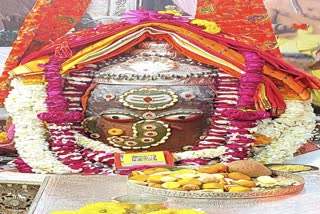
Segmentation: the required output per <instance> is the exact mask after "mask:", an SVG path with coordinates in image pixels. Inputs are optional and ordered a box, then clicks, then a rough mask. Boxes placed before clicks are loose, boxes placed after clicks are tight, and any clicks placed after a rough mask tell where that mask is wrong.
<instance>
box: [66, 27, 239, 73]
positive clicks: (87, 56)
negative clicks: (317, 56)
mask: <svg viewBox="0 0 320 214" xmlns="http://www.w3.org/2000/svg"><path fill="white" fill-rule="evenodd" d="M143 26H144V25H143ZM161 26H162V27H168V28H171V26H170V25H166V24H162V25H161ZM139 27H140V28H141V25H140V26H139ZM136 28H137V27H133V28H131V29H136ZM149 29H152V30H153V31H155V32H157V31H160V32H162V31H161V30H157V29H154V28H149ZM129 31H130V29H129V30H127V31H123V32H120V33H118V34H115V35H113V36H111V37H108V38H106V39H104V40H101V41H99V42H97V43H95V44H93V45H91V46H89V47H87V48H85V49H84V50H82V51H80V52H78V53H77V54H76V55H74V56H73V57H72V58H70V59H69V60H67V61H66V62H64V63H63V64H62V73H64V72H66V71H67V70H69V69H70V68H72V67H74V66H75V65H77V64H79V63H81V62H83V61H89V60H92V59H93V58H92V57H91V56H92V55H94V53H97V52H100V51H101V52H103V54H107V53H108V52H111V51H112V50H114V49H115V48H114V47H113V45H112V43H113V40H115V39H116V38H118V37H121V36H123V35H124V34H125V33H127V32H129ZM163 32H164V33H169V34H170V35H171V36H172V37H173V38H174V39H175V41H176V42H177V43H179V44H180V45H181V46H183V47H184V48H187V49H188V50H191V51H192V52H194V53H195V54H198V55H201V56H203V57H205V58H207V59H210V60H212V61H214V62H217V63H218V64H222V65H225V66H227V67H229V68H231V69H232V70H234V71H236V72H238V73H240V74H242V73H244V71H242V70H241V69H240V68H238V67H237V66H235V65H233V64H232V63H230V62H227V61H225V60H223V59H220V58H218V57H216V56H213V55H211V54H209V53H207V52H205V51H204V50H202V49H200V48H199V47H196V46H194V45H190V44H189V42H188V41H183V39H182V38H181V37H179V36H177V35H176V34H174V33H171V32H167V31H163ZM134 34H135V33H133V34H131V35H129V36H127V37H124V38H122V39H121V40H122V41H123V43H122V44H121V46H122V45H126V44H127V43H128V42H130V39H129V38H130V37H132V36H134ZM128 37H129V38H128ZM225 49H228V48H227V47H225ZM99 56H101V55H99Z"/></svg>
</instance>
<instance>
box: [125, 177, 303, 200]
mask: <svg viewBox="0 0 320 214" xmlns="http://www.w3.org/2000/svg"><path fill="white" fill-rule="evenodd" d="M273 175H279V176H283V177H285V178H288V179H292V180H294V181H296V182H297V184H296V185H292V186H284V187H276V188H271V189H264V190H261V191H251V192H201V191H178V190H167V189H160V188H154V187H149V186H144V185H141V184H137V183H134V182H131V181H130V180H128V182H127V184H128V190H130V191H134V192H138V193H150V194H156V195H164V196H168V197H180V198H181V197H184V198H204V199H210V198H211V199H212V198H213V199H237V198H266V197H275V196H282V195H288V194H293V193H299V192H301V191H302V190H303V188H304V179H303V177H301V176H299V175H296V174H291V173H286V172H280V171H273Z"/></svg>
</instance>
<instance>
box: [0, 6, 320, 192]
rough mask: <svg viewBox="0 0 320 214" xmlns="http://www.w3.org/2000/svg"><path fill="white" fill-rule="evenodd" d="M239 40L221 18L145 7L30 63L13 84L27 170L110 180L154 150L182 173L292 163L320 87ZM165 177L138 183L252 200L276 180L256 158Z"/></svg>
mask: <svg viewBox="0 0 320 214" xmlns="http://www.w3.org/2000/svg"><path fill="white" fill-rule="evenodd" d="M239 41H240V40H239ZM239 41H236V40H233V39H232V38H230V35H229V34H227V33H225V32H223V30H221V28H220V27H219V26H218V25H217V24H216V23H214V22H211V21H206V20H200V19H195V20H192V19H188V18H185V17H183V16H179V15H178V14H177V13H174V14H170V12H162V13H157V12H154V11H144V10H138V11H129V12H127V13H125V14H124V15H123V17H122V21H121V22H118V23H113V24H108V25H101V26H97V27H95V28H91V29H87V30H83V31H79V32H75V33H70V34H67V35H65V36H63V37H61V38H59V39H58V40H56V41H55V42H52V43H50V44H48V45H47V46H46V47H44V48H43V49H41V50H39V51H36V52H34V53H32V54H30V55H28V56H26V57H25V58H24V59H23V60H22V61H21V65H20V66H18V67H16V68H15V69H13V70H11V71H10V73H9V74H10V79H6V81H7V82H8V83H10V85H9V84H7V88H6V91H7V92H8V96H7V97H6V99H5V102H4V105H5V108H6V110H7V112H8V115H9V117H10V118H11V119H12V124H13V125H14V127H15V128H14V133H13V134H12V139H10V142H12V145H13V144H14V146H15V149H16V150H17V153H18V155H19V157H18V158H17V159H15V161H14V164H15V166H16V168H17V169H18V170H19V171H21V172H35V173H57V174H70V173H86V174H110V173H113V172H114V171H113V169H114V167H113V165H114V154H115V153H117V154H119V153H120V154H121V153H132V152H145V151H147V152H156V151H160V152H161V151H168V152H170V153H171V154H172V156H173V158H174V162H175V164H176V165H190V164H192V165H208V164H209V165H210V164H211V163H230V162H233V161H238V160H245V159H253V160H256V161H259V162H261V163H280V162H283V161H285V160H288V159H290V158H292V157H293V155H294V153H295V152H296V151H297V149H299V148H300V147H301V146H302V145H303V144H305V143H306V142H307V140H309V138H310V137H312V131H313V129H314V127H315V115H314V113H313V109H312V107H311V104H310V103H309V102H308V101H309V100H310V98H311V92H310V91H309V90H308V88H314V89H320V81H319V80H318V79H316V78H315V77H313V76H311V75H309V74H306V73H305V72H303V71H300V70H298V69H297V68H295V67H293V66H291V65H289V64H288V63H286V62H284V61H282V60H281V59H279V58H278V57H277V56H274V55H272V54H271V53H267V52H265V51H263V50H260V49H257V48H256V47H254V46H250V45H247V44H244V43H241V42H239ZM241 41H242V40H241ZM19 57H20V56H19ZM9 74H8V76H9ZM2 94H5V93H2ZM2 94H1V96H2ZM0 98H1V99H0V100H2V99H4V97H0ZM10 136H11V135H10ZM151 158H152V157H151ZM243 165H245V167H244V166H243ZM157 170H158V171H152V170H147V171H140V172H135V173H133V174H132V175H131V177H130V180H133V181H136V182H142V183H145V184H146V185H150V186H154V187H157V188H162V189H174V190H176V189H178V190H181V191H223V192H224V191H225V192H246V191H253V190H255V189H257V188H258V189H259V188H261V187H259V184H258V181H257V180H256V177H258V178H259V177H260V176H270V174H271V173H270V170H268V169H266V168H265V167H263V166H262V165H261V164H258V163H253V162H250V161H248V162H235V163H233V164H231V165H229V170H230V171H227V170H226V166H225V165H223V164H221V165H213V166H205V167H200V168H199V169H197V170H193V171H188V170H182V171H180V170H178V171H175V172H171V171H170V170H164V169H161V170H163V171H161V170H160V171H159V169H157ZM275 179H276V180H277V182H276V184H277V185H278V184H279V180H278V178H276V177H275ZM259 182H262V183H263V179H262V181H259ZM279 185H280V184H279Z"/></svg>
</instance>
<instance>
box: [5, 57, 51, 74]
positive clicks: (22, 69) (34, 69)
mask: <svg viewBox="0 0 320 214" xmlns="http://www.w3.org/2000/svg"><path fill="white" fill-rule="evenodd" d="M49 59H50V58H49V56H44V57H41V58H39V59H36V60H33V61H30V62H28V63H26V64H24V65H19V66H18V67H16V68H14V69H13V70H11V71H10V72H9V74H10V76H20V75H28V74H35V73H42V71H43V68H42V67H39V65H41V64H45V63H47V62H48V61H49Z"/></svg>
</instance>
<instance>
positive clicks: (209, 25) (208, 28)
mask: <svg viewBox="0 0 320 214" xmlns="http://www.w3.org/2000/svg"><path fill="white" fill-rule="evenodd" d="M191 24H194V25H198V26H203V27H205V29H204V30H203V31H204V32H207V33H211V34H217V33H220V32H221V28H220V27H219V26H218V25H217V24H216V23H215V22H211V21H207V20H202V19H194V20H192V21H191Z"/></svg>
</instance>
